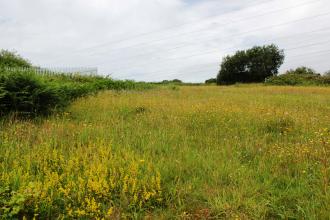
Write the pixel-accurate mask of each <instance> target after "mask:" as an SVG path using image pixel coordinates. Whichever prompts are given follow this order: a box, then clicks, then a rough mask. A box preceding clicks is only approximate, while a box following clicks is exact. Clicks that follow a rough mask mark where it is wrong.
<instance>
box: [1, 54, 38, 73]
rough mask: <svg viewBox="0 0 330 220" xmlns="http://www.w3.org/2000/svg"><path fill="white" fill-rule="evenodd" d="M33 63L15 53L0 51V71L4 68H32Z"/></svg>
mask: <svg viewBox="0 0 330 220" xmlns="http://www.w3.org/2000/svg"><path fill="white" fill-rule="evenodd" d="M31 66H32V65H31V63H30V62H29V61H27V60H26V59H24V58H22V57H21V56H20V55H18V54H17V53H15V52H10V51H8V50H0V69H1V68H4V67H31Z"/></svg>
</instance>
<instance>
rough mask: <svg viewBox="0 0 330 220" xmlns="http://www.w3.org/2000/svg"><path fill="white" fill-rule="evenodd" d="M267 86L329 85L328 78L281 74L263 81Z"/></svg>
mask: <svg viewBox="0 0 330 220" xmlns="http://www.w3.org/2000/svg"><path fill="white" fill-rule="evenodd" d="M265 83H266V84H269V85H291V86H295V85H330V77H327V76H320V75H311V74H282V75H279V76H273V77H269V78H267V79H266V80H265Z"/></svg>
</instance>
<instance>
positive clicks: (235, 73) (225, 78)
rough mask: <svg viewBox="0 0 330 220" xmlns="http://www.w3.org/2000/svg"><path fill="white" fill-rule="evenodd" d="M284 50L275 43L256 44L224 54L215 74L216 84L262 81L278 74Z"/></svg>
mask: <svg viewBox="0 0 330 220" xmlns="http://www.w3.org/2000/svg"><path fill="white" fill-rule="evenodd" d="M283 61H284V52H283V50H280V49H279V48H278V47H277V46H276V45H274V44H271V45H265V46H256V47H253V48H251V49H248V50H241V51H237V52H236V53H235V54H234V55H232V56H226V57H225V58H224V59H223V61H222V63H221V69H220V71H219V74H218V76H217V83H218V84H234V83H237V82H240V83H252V82H264V81H265V79H266V78H267V77H270V76H275V75H277V74H278V69H279V68H280V66H281V65H282V64H283Z"/></svg>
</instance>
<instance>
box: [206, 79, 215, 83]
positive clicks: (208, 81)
mask: <svg viewBox="0 0 330 220" xmlns="http://www.w3.org/2000/svg"><path fill="white" fill-rule="evenodd" d="M212 83H217V79H216V78H211V79H207V80H205V84H212Z"/></svg>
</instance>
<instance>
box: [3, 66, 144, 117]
mask: <svg viewBox="0 0 330 220" xmlns="http://www.w3.org/2000/svg"><path fill="white" fill-rule="evenodd" d="M148 87H150V85H148V84H146V83H136V82H133V81H115V80H112V79H110V78H104V77H99V76H80V75H65V74H56V73H54V74H45V75H40V74H37V73H35V72H34V71H33V70H31V71H22V70H13V71H11V70H4V69H2V70H0V107H1V109H0V116H3V115H7V114H9V113H15V114H17V115H19V116H38V115H47V114H50V113H52V112H54V111H57V110H63V108H64V107H66V106H67V105H68V104H69V103H70V102H71V101H73V100H75V99H77V98H79V97H82V96H85V95H88V94H95V93H96V92H98V91H99V90H104V89H114V90H126V89H139V88H148Z"/></svg>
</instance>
